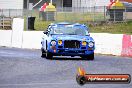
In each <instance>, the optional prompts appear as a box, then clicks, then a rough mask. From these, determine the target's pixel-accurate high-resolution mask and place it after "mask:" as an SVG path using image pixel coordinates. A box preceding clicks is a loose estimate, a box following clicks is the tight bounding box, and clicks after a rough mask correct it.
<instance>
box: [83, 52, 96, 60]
mask: <svg viewBox="0 0 132 88" xmlns="http://www.w3.org/2000/svg"><path fill="white" fill-rule="evenodd" d="M81 58H82V59H84V58H85V59H86V60H94V53H93V54H90V55H87V56H81Z"/></svg>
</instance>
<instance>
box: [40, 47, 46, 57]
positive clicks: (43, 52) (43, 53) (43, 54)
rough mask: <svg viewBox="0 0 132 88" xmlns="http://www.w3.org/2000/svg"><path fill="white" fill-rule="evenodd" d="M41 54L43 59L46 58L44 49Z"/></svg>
mask: <svg viewBox="0 0 132 88" xmlns="http://www.w3.org/2000/svg"><path fill="white" fill-rule="evenodd" d="M41 52H42V54H41V57H42V58H44V57H46V52H45V51H44V50H43V49H41Z"/></svg>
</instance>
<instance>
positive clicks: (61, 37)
mask: <svg viewBox="0 0 132 88" xmlns="http://www.w3.org/2000/svg"><path fill="white" fill-rule="evenodd" d="M52 38H53V39H57V40H79V41H82V40H93V39H92V38H91V37H90V36H80V35H52Z"/></svg>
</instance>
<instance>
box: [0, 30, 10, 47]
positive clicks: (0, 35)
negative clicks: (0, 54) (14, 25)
mask: <svg viewBox="0 0 132 88" xmlns="http://www.w3.org/2000/svg"><path fill="white" fill-rule="evenodd" d="M11 36H12V30H0V46H7V47H10V46H11V43H12V39H11V38H12V37H11Z"/></svg>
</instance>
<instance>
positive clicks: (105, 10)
mask: <svg viewBox="0 0 132 88" xmlns="http://www.w3.org/2000/svg"><path fill="white" fill-rule="evenodd" d="M105 8H106V7H105V6H104V21H106V10H105Z"/></svg>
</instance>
